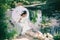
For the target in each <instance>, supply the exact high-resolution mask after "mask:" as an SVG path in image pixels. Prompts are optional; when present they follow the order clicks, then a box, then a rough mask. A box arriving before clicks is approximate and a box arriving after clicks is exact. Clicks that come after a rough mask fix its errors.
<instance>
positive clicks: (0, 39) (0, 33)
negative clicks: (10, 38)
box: [0, 4, 7, 40]
mask: <svg viewBox="0 0 60 40" xmlns="http://www.w3.org/2000/svg"><path fill="white" fill-rule="evenodd" d="M0 5H1V6H0V40H4V39H5V38H6V33H7V23H6V16H5V11H6V9H5V6H3V5H2V4H0Z"/></svg>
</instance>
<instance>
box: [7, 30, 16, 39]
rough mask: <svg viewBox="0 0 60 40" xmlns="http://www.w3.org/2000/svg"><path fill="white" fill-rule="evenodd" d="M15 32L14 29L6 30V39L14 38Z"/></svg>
mask: <svg viewBox="0 0 60 40" xmlns="http://www.w3.org/2000/svg"><path fill="white" fill-rule="evenodd" d="M15 34H16V31H15V30H14V29H12V30H11V29H9V30H8V32H7V35H6V36H7V39H12V38H14V35H15Z"/></svg>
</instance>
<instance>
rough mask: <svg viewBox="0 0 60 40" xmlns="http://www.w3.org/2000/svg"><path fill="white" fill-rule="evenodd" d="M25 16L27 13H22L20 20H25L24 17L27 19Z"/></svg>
mask: <svg viewBox="0 0 60 40" xmlns="http://www.w3.org/2000/svg"><path fill="white" fill-rule="evenodd" d="M26 16H27V14H23V15H22V16H21V18H20V22H22V21H24V20H26V19H27V18H26Z"/></svg>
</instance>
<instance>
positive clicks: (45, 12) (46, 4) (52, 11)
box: [0, 0, 60, 40]
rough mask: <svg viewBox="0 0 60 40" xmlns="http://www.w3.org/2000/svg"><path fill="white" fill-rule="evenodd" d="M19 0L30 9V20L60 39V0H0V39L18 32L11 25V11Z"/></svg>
mask: <svg viewBox="0 0 60 40" xmlns="http://www.w3.org/2000/svg"><path fill="white" fill-rule="evenodd" d="M17 2H21V3H23V6H24V7H26V8H27V9H28V10H29V17H30V21H31V22H32V23H34V24H36V25H38V27H37V28H39V30H40V31H41V32H42V33H43V34H44V33H50V34H52V35H53V36H54V40H60V0H0V39H1V40H5V39H12V38H13V37H14V35H15V34H16V33H17V32H16V30H15V29H14V27H13V26H12V25H13V24H12V25H11V23H10V22H11V21H10V20H11V16H12V15H11V13H12V11H13V10H14V8H15V7H16V4H17Z"/></svg>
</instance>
